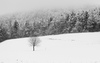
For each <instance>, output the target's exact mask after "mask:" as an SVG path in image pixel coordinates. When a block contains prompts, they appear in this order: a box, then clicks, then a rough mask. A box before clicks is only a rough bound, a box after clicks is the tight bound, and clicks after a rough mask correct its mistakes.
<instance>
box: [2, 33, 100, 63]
mask: <svg viewBox="0 0 100 63" xmlns="http://www.w3.org/2000/svg"><path fill="white" fill-rule="evenodd" d="M99 36H100V32H97V33H78V34H77V33H75V34H61V35H49V36H41V37H38V39H40V43H39V46H36V47H35V51H33V49H32V46H30V42H29V40H30V38H29V37H28V38H20V39H12V40H6V41H4V42H2V43H0V63H100V38H99Z"/></svg>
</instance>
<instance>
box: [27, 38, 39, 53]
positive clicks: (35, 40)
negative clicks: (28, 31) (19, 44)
mask: <svg viewBox="0 0 100 63" xmlns="http://www.w3.org/2000/svg"><path fill="white" fill-rule="evenodd" d="M29 42H30V45H31V46H33V51H35V46H39V43H40V39H39V38H37V37H31V39H30V41H29Z"/></svg>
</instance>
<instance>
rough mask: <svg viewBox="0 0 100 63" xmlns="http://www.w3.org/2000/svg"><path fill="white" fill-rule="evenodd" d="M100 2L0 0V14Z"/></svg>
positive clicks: (91, 0)
mask: <svg viewBox="0 0 100 63" xmlns="http://www.w3.org/2000/svg"><path fill="white" fill-rule="evenodd" d="M87 4H89V5H90V4H93V5H94V4H100V1H99V0H0V14H6V13H12V12H16V11H26V10H32V9H42V8H56V7H70V6H71V7H74V6H76V7H77V6H78V7H80V6H82V5H87Z"/></svg>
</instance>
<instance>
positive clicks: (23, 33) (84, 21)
mask: <svg viewBox="0 0 100 63" xmlns="http://www.w3.org/2000/svg"><path fill="white" fill-rule="evenodd" d="M99 31H100V8H99V7H95V8H92V9H88V10H85V9H84V10H70V11H67V9H66V10H65V9H64V10H57V9H56V10H49V11H46V10H44V11H42V10H39V11H36V12H33V11H30V12H25V13H20V12H19V13H15V14H9V15H2V16H0V42H2V41H4V40H7V39H14V38H24V37H34V36H45V35H58V34H68V33H83V32H99Z"/></svg>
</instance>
